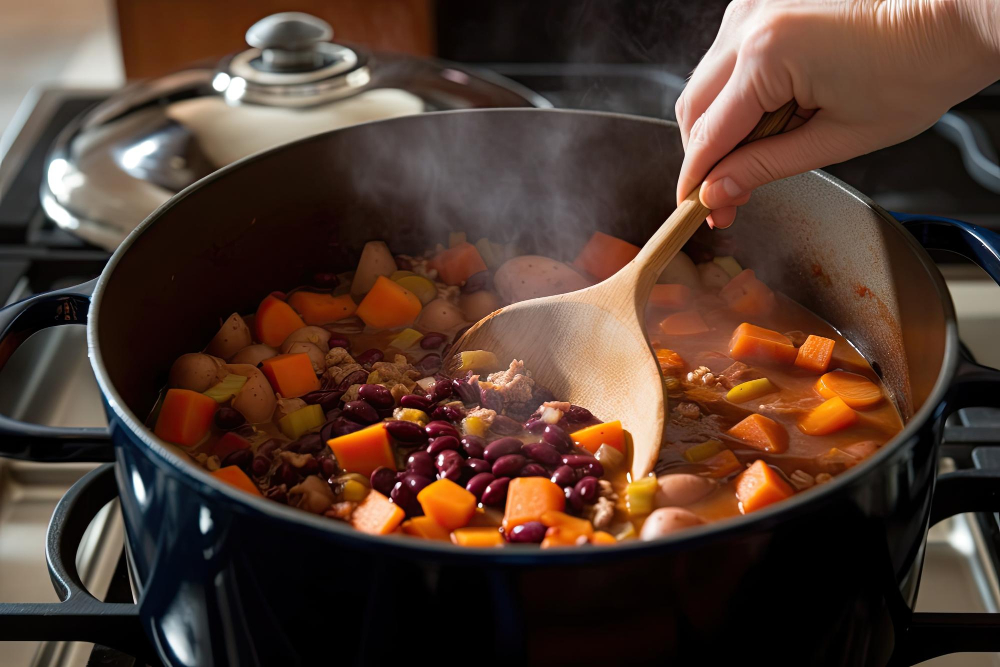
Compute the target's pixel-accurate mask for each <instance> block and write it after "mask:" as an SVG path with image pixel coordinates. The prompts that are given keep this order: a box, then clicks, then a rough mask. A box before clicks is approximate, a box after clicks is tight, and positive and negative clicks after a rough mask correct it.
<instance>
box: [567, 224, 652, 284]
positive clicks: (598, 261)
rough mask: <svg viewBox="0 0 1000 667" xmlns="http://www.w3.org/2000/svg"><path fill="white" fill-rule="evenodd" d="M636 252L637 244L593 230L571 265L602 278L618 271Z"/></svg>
mask: <svg viewBox="0 0 1000 667" xmlns="http://www.w3.org/2000/svg"><path fill="white" fill-rule="evenodd" d="M638 254H639V246H635V245H632V244H631V243H629V242H628V241H623V240H621V239H619V238H615V237H614V236H608V235H607V234H605V233H604V232H594V234H593V236H591V237H590V240H589V241H587V245H585V246H583V249H582V250H581V251H580V254H579V255H577V257H576V259H575V260H574V261H573V266H575V267H576V268H578V269H580V270H581V271H586V272H587V273H589V274H590V275H592V276H594V277H595V278H597V279H598V280H604V279H606V278H610V277H611V276H613V275H614V274H616V273H618V271H619V270H620V269H621V268H622V267H624V266H625V265H626V264H628V263H629V262H631V261H632V260H633V259H635V256H636V255H638Z"/></svg>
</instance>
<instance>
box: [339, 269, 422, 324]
mask: <svg viewBox="0 0 1000 667" xmlns="http://www.w3.org/2000/svg"><path fill="white" fill-rule="evenodd" d="M422 307H423V306H421V304H420V299H418V298H417V297H416V295H414V294H413V292H411V291H410V290H408V289H406V288H404V287H402V286H400V285H399V284H398V283H394V282H392V281H391V280H389V279H388V278H386V277H385V276H379V277H378V278H377V279H376V280H375V285H374V286H373V287H372V288H371V289H370V290H369V291H368V294H366V295H365V298H364V299H362V301H361V303H360V304H358V309H357V311H355V314H356V315H357V316H358V317H360V318H361V319H362V320H363V321H364V323H365V324H367V325H368V326H370V327H375V328H378V329H395V328H396V327H405V326H408V325H410V324H412V323H413V321H414V320H415V319H417V315H419V314H420V309H421V308H422Z"/></svg>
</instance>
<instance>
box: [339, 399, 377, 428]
mask: <svg viewBox="0 0 1000 667" xmlns="http://www.w3.org/2000/svg"><path fill="white" fill-rule="evenodd" d="M344 416H345V417H349V418H350V419H353V420H354V421H356V422H358V423H359V424H365V425H368V424H374V423H375V422H377V421H378V420H379V419H378V413H377V412H376V411H375V408H373V407H372V406H371V405H370V404H368V403H367V402H365V401H361V400H358V401H348V402H347V403H344Z"/></svg>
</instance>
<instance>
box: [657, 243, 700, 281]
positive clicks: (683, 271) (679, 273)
mask: <svg viewBox="0 0 1000 667" xmlns="http://www.w3.org/2000/svg"><path fill="white" fill-rule="evenodd" d="M656 282H658V283H660V284H661V285H669V284H672V283H673V284H680V285H687V286H688V287H690V288H691V289H698V288H699V287H701V277H700V276H699V275H698V267H696V266H695V265H694V262H692V261H691V258H690V257H688V256H687V254H686V253H685V252H684V251H681V252H678V253H677V254H676V255H674V258H673V259H672V260H670V263H669V264H667V268H665V269H663V272H662V273H660V275H659V277H658V278H657V279H656Z"/></svg>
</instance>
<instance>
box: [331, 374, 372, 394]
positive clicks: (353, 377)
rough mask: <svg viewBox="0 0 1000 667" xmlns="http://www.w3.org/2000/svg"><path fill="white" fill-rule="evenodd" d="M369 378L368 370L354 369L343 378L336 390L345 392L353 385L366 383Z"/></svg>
mask: <svg viewBox="0 0 1000 667" xmlns="http://www.w3.org/2000/svg"><path fill="white" fill-rule="evenodd" d="M367 379H368V371H354V372H353V373H351V374H350V375H348V376H347V377H345V378H344V379H343V380H341V381H340V384H338V385H337V386H336V390H337V391H340V392H345V391H347V390H348V389H350V388H351V387H352V386H353V385H356V384H364V383H365V380H367Z"/></svg>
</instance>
